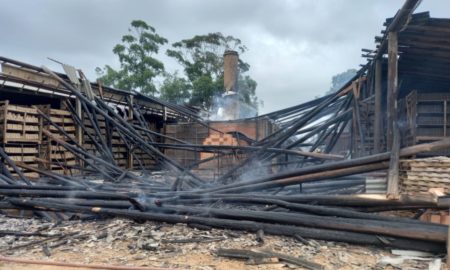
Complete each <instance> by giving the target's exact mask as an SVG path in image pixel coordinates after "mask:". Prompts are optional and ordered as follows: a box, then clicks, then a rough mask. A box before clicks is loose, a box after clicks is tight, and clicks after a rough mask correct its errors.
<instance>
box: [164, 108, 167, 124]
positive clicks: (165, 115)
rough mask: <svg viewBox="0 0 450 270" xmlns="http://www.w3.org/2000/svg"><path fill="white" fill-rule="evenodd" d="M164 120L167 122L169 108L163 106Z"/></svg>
mask: <svg viewBox="0 0 450 270" xmlns="http://www.w3.org/2000/svg"><path fill="white" fill-rule="evenodd" d="M163 114H164V115H163V120H164V122H166V121H167V107H166V106H163Z"/></svg>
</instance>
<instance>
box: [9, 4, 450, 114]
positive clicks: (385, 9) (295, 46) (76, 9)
mask: <svg viewBox="0 0 450 270" xmlns="http://www.w3.org/2000/svg"><path fill="white" fill-rule="evenodd" d="M402 4H403V1H400V0H379V1H372V0H320V1H319V0H265V1H261V0H227V1H223V0H151V1H150V0H146V1H144V0H133V1H130V0H128V1H127V0H108V1H107V0H65V1H61V0H14V1H11V0H0V55H2V56H5V57H9V58H13V59H16V60H19V61H24V62H27V63H30V64H34V65H37V66H41V65H46V66H48V67H51V68H53V69H55V70H61V68H60V67H59V66H57V65H56V64H54V63H53V62H51V61H50V60H48V59H47V57H50V58H53V59H57V60H59V61H61V62H64V63H67V64H70V65H73V66H75V67H77V68H80V69H82V70H83V71H84V73H85V74H87V76H88V77H89V79H91V80H95V79H96V74H95V68H96V67H103V66H104V65H106V64H107V65H111V66H113V67H118V66H119V63H118V59H117V57H116V56H115V55H114V54H113V52H112V48H113V47H114V45H115V44H117V43H119V42H120V39H121V37H122V35H124V34H126V33H127V29H128V27H129V25H130V22H131V21H132V20H135V19H140V20H144V21H146V22H147V23H148V24H149V25H152V26H153V27H154V28H155V29H156V31H157V33H158V34H160V35H162V36H164V37H166V38H167V39H168V40H169V44H168V45H167V46H164V47H163V48H161V50H160V53H159V54H158V55H156V56H155V57H157V58H158V59H160V60H162V61H163V62H164V63H165V66H166V70H168V71H171V72H172V71H175V70H180V72H181V71H182V70H181V67H180V66H179V65H178V64H177V63H176V62H175V61H173V60H172V59H170V58H168V57H167V56H165V50H166V49H167V48H169V47H170V44H171V43H174V42H176V41H179V40H182V39H187V38H191V37H193V36H194V35H201V34H207V33H210V32H222V33H223V34H225V35H232V36H234V37H237V38H239V39H241V40H242V42H243V44H245V45H246V46H247V48H248V51H247V52H245V53H244V54H242V55H241V56H240V57H241V58H242V59H243V60H244V61H246V62H247V63H249V64H250V66H251V68H250V71H249V75H250V76H251V77H252V78H253V79H255V80H256V82H257V83H258V87H257V89H256V91H257V96H258V98H259V99H260V100H262V102H263V106H262V107H261V108H260V113H267V112H271V111H274V110H278V109H282V108H285V107H289V106H293V105H296V104H300V103H303V102H306V101H308V100H311V99H313V98H314V97H317V96H321V95H323V94H324V93H325V92H326V91H327V90H329V88H330V84H331V77H332V76H333V75H336V74H338V73H341V72H343V71H346V70H347V69H350V68H356V69H358V68H359V65H360V64H364V63H365V59H363V58H362V57H361V48H369V49H373V48H374V47H375V44H374V36H376V35H380V31H381V30H382V29H383V26H382V25H383V22H384V21H385V19H386V18H387V17H392V16H394V15H395V13H396V11H397V10H398V9H399V8H400V7H401V5H402ZM421 11H430V14H431V16H432V17H437V18H450V2H449V0H423V1H422V3H421V5H420V6H419V7H418V9H417V10H416V12H421Z"/></svg>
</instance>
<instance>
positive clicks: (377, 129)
mask: <svg viewBox="0 0 450 270" xmlns="http://www.w3.org/2000/svg"><path fill="white" fill-rule="evenodd" d="M382 77H383V76H382V74H381V59H377V60H376V61H375V123H374V125H373V126H374V132H373V141H374V150H375V153H380V152H382V149H381V128H382V122H381V120H382V117H381V114H382V110H381V97H382V95H381V90H382V89H381V79H382Z"/></svg>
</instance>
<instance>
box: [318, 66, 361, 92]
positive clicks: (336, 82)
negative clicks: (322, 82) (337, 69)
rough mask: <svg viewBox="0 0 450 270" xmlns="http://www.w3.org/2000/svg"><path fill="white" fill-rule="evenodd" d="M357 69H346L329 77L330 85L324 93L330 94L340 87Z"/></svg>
mask: <svg viewBox="0 0 450 270" xmlns="http://www.w3.org/2000/svg"><path fill="white" fill-rule="evenodd" d="M357 72H358V71H357V70H356V69H353V68H352V69H348V70H347V71H344V72H342V73H339V74H336V75H334V76H333V77H332V78H331V87H330V90H328V91H327V92H326V93H325V94H326V95H328V94H332V93H334V92H336V91H338V90H339V89H341V87H342V86H344V84H346V83H347V82H348V81H349V80H350V79H351V78H353V77H354V76H355V75H356V73H357Z"/></svg>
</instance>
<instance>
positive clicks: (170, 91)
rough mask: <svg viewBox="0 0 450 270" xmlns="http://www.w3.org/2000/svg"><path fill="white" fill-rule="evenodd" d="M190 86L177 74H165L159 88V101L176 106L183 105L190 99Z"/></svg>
mask: <svg viewBox="0 0 450 270" xmlns="http://www.w3.org/2000/svg"><path fill="white" fill-rule="evenodd" d="M191 89H192V85H191V84H190V83H189V81H188V80H187V79H185V78H182V77H179V76H178V73H177V72H175V73H173V74H166V75H165V78H164V81H163V83H162V86H161V88H160V93H161V96H160V98H161V99H164V100H166V101H169V102H173V103H176V104H184V103H186V102H188V101H189V99H190V97H191V93H190V91H191Z"/></svg>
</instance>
